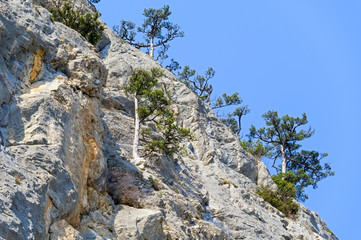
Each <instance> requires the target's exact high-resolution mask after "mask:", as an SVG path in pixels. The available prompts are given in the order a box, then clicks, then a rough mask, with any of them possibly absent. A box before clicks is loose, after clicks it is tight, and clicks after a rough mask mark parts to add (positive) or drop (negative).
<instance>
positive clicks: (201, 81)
mask: <svg viewBox="0 0 361 240" xmlns="http://www.w3.org/2000/svg"><path fill="white" fill-rule="evenodd" d="M215 73H216V71H214V69H213V68H211V67H210V68H208V69H207V71H206V73H205V75H204V76H202V75H198V74H196V70H194V69H191V68H190V67H189V66H185V67H184V68H183V71H182V72H178V79H179V81H181V82H182V83H184V84H185V85H186V86H187V87H188V88H189V89H190V90H191V91H192V92H194V93H195V94H196V95H197V96H198V97H199V98H200V99H201V100H202V101H205V102H207V103H208V104H210V98H211V94H212V91H213V88H212V85H210V84H209V80H210V79H211V78H213V77H214V75H215Z"/></svg>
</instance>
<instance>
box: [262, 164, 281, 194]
mask: <svg viewBox="0 0 361 240" xmlns="http://www.w3.org/2000/svg"><path fill="white" fill-rule="evenodd" d="M257 167H258V178H257V185H258V186H265V187H267V188H269V189H272V190H274V191H275V190H277V185H276V184H275V183H274V182H273V180H272V177H271V174H270V172H269V171H268V168H267V167H266V165H265V164H264V162H262V161H259V162H258V163H257Z"/></svg>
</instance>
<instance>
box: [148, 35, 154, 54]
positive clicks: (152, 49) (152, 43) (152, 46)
mask: <svg viewBox="0 0 361 240" xmlns="http://www.w3.org/2000/svg"><path fill="white" fill-rule="evenodd" d="M149 55H150V56H151V57H152V58H154V39H153V38H151V39H150V52H149Z"/></svg>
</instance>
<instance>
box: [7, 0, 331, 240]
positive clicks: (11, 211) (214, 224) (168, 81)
mask: <svg viewBox="0 0 361 240" xmlns="http://www.w3.org/2000/svg"><path fill="white" fill-rule="evenodd" d="M76 2H77V3H79V4H80V5H82V6H84V7H85V8H86V9H87V10H88V11H93V10H94V7H93V6H92V5H91V4H90V3H88V1H81V0H79V1H76ZM153 67H161V66H160V65H159V63H157V62H156V61H154V60H153V59H152V58H150V57H149V56H148V55H146V54H144V53H143V52H141V51H139V50H137V49H135V48H133V47H131V46H130V45H128V44H127V43H124V42H123V41H122V40H121V39H119V37H118V36H117V35H115V34H114V33H113V32H112V30H111V29H109V28H108V27H106V30H105V33H104V36H103V39H102V40H101V41H100V42H99V43H98V45H97V47H94V46H93V45H91V44H90V43H88V42H87V41H86V40H85V39H84V38H83V37H82V36H81V35H80V34H79V33H78V32H76V31H75V30H73V29H70V28H68V27H66V26H65V25H63V24H61V23H58V22H53V21H52V20H51V14H50V13H49V12H48V10H47V9H45V8H44V7H42V1H36V0H34V1H32V0H8V1H0V160H1V162H0V179H1V181H0V209H1V211H0V216H1V217H0V239H9V240H10V239H11V240H14V239H37V240H38V239H54V240H55V239H148V240H149V239H152V240H156V239H247V240H248V239H250V240H252V239H255V240H256V239H279V240H284V239H287V240H290V239H300V240H301V239H303V240H305V239H308V240H313V239H328V240H331V239H337V237H336V236H335V235H334V234H332V233H331V232H330V231H329V230H328V228H327V225H326V224H325V223H324V221H323V220H322V219H321V218H320V217H319V216H318V215H317V214H316V213H314V212H312V211H310V210H308V209H307V208H305V207H304V206H302V205H301V204H300V211H299V213H298V214H297V216H296V217H295V219H289V218H286V217H285V216H284V215H283V214H282V213H281V212H280V211H278V210H277V209H275V208H274V207H272V206H271V205H269V204H268V203H267V202H265V201H264V200H263V199H262V198H261V197H260V196H258V195H257V194H256V193H255V190H256V188H257V184H260V185H261V184H263V185H269V186H271V185H272V184H273V183H272V180H271V177H270V175H269V173H268V170H267V168H266V167H265V166H264V165H263V163H262V162H260V163H257V162H256V161H255V160H254V158H253V157H252V156H251V155H249V154H248V153H247V152H245V151H244V150H243V149H242V147H241V146H240V144H239V139H238V138H237V137H236V136H234V134H232V133H231V132H230V131H229V130H228V128H227V127H226V126H225V125H223V124H222V122H221V121H220V120H219V119H218V118H217V116H216V115H215V114H214V113H213V111H212V110H211V109H210V108H209V107H208V106H207V105H205V104H204V103H203V102H202V101H201V100H199V99H198V97H197V96H196V95H195V94H193V93H192V92H191V91H190V90H189V89H188V88H187V87H186V86H185V85H184V84H182V83H180V82H179V81H177V79H176V77H175V76H174V75H173V74H172V73H170V72H168V71H165V75H164V77H162V79H161V83H162V84H164V85H165V86H166V87H167V89H168V90H169V91H170V92H171V95H172V102H173V104H172V108H173V109H174V110H175V112H176V113H177V119H178V123H179V124H180V125H181V126H183V127H187V128H189V129H190V130H191V132H192V133H193V135H194V138H193V140H192V141H190V142H186V143H185V148H186V151H187V154H184V156H183V157H176V158H174V159H168V158H165V157H158V158H152V159H147V161H141V162H139V161H134V160H133V159H132V158H131V144H132V141H133V131H134V126H133V123H134V119H133V116H134V108H133V102H132V100H131V99H129V98H128V97H127V96H126V95H125V93H124V91H123V86H124V84H125V83H126V82H127V80H128V79H129V76H130V75H131V74H132V72H133V70H134V69H137V68H142V69H148V70H149V69H151V68H153Z"/></svg>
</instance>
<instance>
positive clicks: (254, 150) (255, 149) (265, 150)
mask: <svg viewBox="0 0 361 240" xmlns="http://www.w3.org/2000/svg"><path fill="white" fill-rule="evenodd" d="M240 143H241V146H242V148H243V149H244V150H246V151H247V152H249V153H250V154H252V155H253V156H254V157H255V158H256V159H257V160H260V159H261V158H262V157H269V156H270V149H269V147H267V145H264V144H263V143H262V142H261V141H260V140H259V139H257V140H256V141H253V140H251V139H249V140H244V141H242V140H241V141H240Z"/></svg>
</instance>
